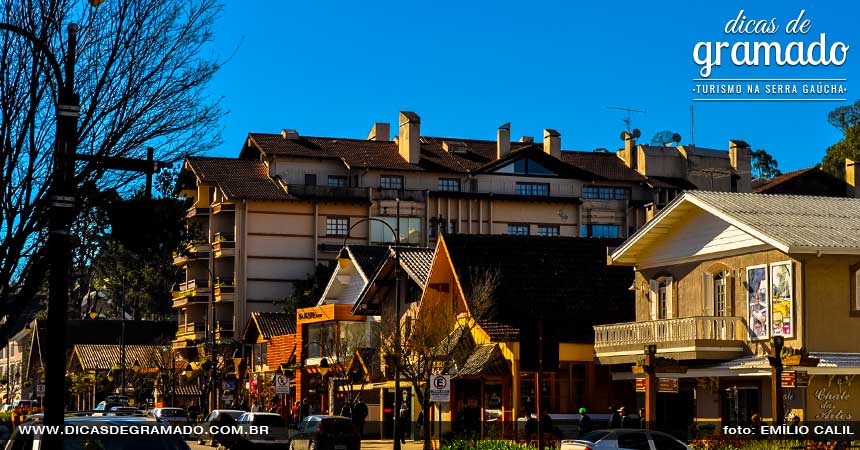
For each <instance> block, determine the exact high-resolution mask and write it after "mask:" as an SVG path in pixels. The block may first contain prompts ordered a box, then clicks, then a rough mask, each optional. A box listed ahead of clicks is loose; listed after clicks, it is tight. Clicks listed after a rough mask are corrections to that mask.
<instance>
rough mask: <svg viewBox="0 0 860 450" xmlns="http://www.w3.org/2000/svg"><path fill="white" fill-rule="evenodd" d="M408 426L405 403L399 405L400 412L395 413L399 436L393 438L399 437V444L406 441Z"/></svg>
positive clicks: (407, 410)
mask: <svg viewBox="0 0 860 450" xmlns="http://www.w3.org/2000/svg"><path fill="white" fill-rule="evenodd" d="M408 428H409V408H408V407H407V406H406V403H403V404H401V405H400V413H398V414H397V430H398V431H399V434H400V436H399V437H396V438H395V439H400V443H401V444H405V443H406V435H407V434H408Z"/></svg>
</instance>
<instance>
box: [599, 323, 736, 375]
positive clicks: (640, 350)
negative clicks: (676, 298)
mask: <svg viewBox="0 0 860 450" xmlns="http://www.w3.org/2000/svg"><path fill="white" fill-rule="evenodd" d="M746 338H747V326H746V322H745V321H744V319H743V318H740V317H684V318H680V319H666V320H649V321H644V322H628V323H615V324H610V325H597V326H595V327H594V351H595V355H596V358H597V361H598V362H599V363H600V364H626V363H636V362H638V361H639V360H641V359H642V358H643V355H644V346H645V345H647V344H656V345H657V353H658V355H659V356H662V357H666V358H672V359H675V360H694V359H700V360H730V359H734V358H737V357H739V356H741V355H742V354H743V351H744V341H745V340H746Z"/></svg>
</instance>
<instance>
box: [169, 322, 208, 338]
mask: <svg viewBox="0 0 860 450" xmlns="http://www.w3.org/2000/svg"><path fill="white" fill-rule="evenodd" d="M205 337H206V324H205V323H203V322H188V323H180V324H179V329H177V330H176V341H187V340H196V339H204V338H205ZM174 342H175V341H174Z"/></svg>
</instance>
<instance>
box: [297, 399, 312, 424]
mask: <svg viewBox="0 0 860 450" xmlns="http://www.w3.org/2000/svg"><path fill="white" fill-rule="evenodd" d="M299 413H300V416H301V417H300V419H299V421H302V420H304V419H305V417H307V416H309V415H311V404H310V403H308V399H307V398H303V399H302V405H301V406H300V407H299Z"/></svg>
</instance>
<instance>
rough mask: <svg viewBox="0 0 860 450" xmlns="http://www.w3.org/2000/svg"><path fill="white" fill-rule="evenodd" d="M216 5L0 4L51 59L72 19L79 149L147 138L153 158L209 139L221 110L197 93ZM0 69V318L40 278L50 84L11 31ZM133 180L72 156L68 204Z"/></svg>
mask: <svg viewBox="0 0 860 450" xmlns="http://www.w3.org/2000/svg"><path fill="white" fill-rule="evenodd" d="M216 1H217V0H191V1H185V0H150V1H139V0H111V1H108V2H104V3H102V4H101V5H100V6H98V7H91V6H89V4H88V3H86V2H70V1H66V0H32V1H27V2H16V1H13V0H0V2H2V6H0V21H3V22H7V23H11V24H14V25H17V26H19V27H21V28H23V29H25V30H28V31H30V32H32V33H33V34H34V35H35V36H36V37H37V38H38V39H40V40H41V41H43V42H45V43H46V44H47V46H48V47H49V48H50V49H51V51H52V53H53V54H54V55H56V56H57V59H58V60H60V61H62V60H63V59H64V58H65V51H66V45H65V41H66V32H65V29H66V27H65V25H66V24H69V23H72V22H74V23H77V24H79V32H78V45H77V64H76V69H77V73H76V79H75V88H76V91H77V93H78V94H79V95H80V98H81V108H80V118H79V121H78V130H77V131H78V132H77V135H78V142H79V144H78V149H77V150H78V153H80V154H87V155H91V156H94V157H108V156H110V157H134V158H143V157H144V156H145V154H146V150H145V148H146V147H147V146H151V147H153V148H155V156H156V158H157V159H159V160H165V161H170V162H176V161H179V160H181V159H182V158H184V157H185V156H186V155H188V154H192V153H197V152H203V151H206V150H208V149H211V148H213V147H214V146H216V145H217V144H219V143H220V126H219V124H218V122H219V120H220V119H221V117H222V116H223V110H222V109H221V107H220V106H219V105H218V103H217V102H216V101H215V99H211V98H209V97H208V96H207V95H206V94H205V91H204V89H205V87H206V85H207V83H208V82H209V81H210V80H211V79H212V77H213V75H214V74H215V73H216V71H217V70H218V69H219V68H220V66H221V62H220V61H219V60H217V59H215V58H214V57H213V56H212V55H211V54H209V52H207V51H205V47H206V46H207V45H208V43H209V42H210V41H212V39H213V27H214V23H215V19H216V17H217V15H218V12H219V11H220V6H219V4H218V3H217V2H216ZM0 69H2V70H0V145H2V153H0V155H2V156H0V172H2V176H0V218H2V219H0V315H2V314H6V313H12V314H14V313H15V311H17V309H18V308H19V307H20V306H21V305H22V304H24V303H25V302H27V301H30V300H31V299H32V298H33V297H34V296H35V295H36V293H38V292H39V291H40V290H41V289H42V288H43V286H44V284H45V276H46V273H47V261H46V258H45V251H44V242H45V241H46V239H45V238H46V232H47V231H46V229H47V219H48V215H47V214H46V212H47V208H48V197H47V189H48V186H49V185H50V183H51V166H52V155H53V146H54V133H55V127H54V125H55V118H54V109H55V97H56V93H57V86H56V85H55V84H56V82H55V80H54V78H53V75H52V74H50V73H49V72H48V70H47V69H46V63H45V55H44V54H42V53H41V52H38V51H35V50H33V48H32V44H31V43H30V42H28V41H26V40H25V39H23V38H21V37H20V36H17V35H15V34H12V33H8V32H3V33H0ZM140 176H141V175H140V174H131V173H123V172H108V171H107V170H106V169H105V168H104V166H103V165H101V164H99V163H98V162H79V164H78V165H77V167H76V177H75V181H76V185H77V186H80V187H82V188H81V189H80V191H79V192H78V193H77V198H78V202H79V210H81V211H87V210H88V209H90V208H94V207H95V206H94V205H95V204H96V203H98V201H97V199H96V198H95V197H97V193H100V192H108V191H110V190H112V189H120V190H123V189H127V186H128V185H129V182H130V181H131V180H133V179H135V178H136V177H140ZM81 242H83V239H82V240H78V241H77V242H73V244H74V245H80V244H81ZM89 257H90V258H91V257H92V255H89ZM85 259H86V258H85ZM80 266H81V265H80V264H77V267H80ZM4 328H5V327H4ZM6 331H7V330H5V329H3V330H0V335H2V334H5V333H6Z"/></svg>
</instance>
